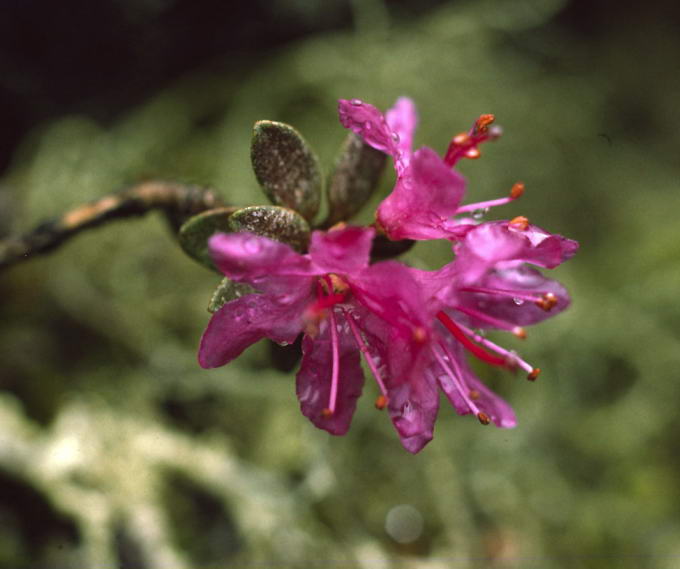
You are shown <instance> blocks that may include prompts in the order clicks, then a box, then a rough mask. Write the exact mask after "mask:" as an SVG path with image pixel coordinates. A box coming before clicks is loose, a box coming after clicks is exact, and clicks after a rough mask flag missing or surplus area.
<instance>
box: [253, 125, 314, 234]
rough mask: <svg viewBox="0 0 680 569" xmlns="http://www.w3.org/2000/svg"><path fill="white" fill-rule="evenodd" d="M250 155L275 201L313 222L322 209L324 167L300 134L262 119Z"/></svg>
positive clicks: (262, 183) (259, 179)
mask: <svg viewBox="0 0 680 569" xmlns="http://www.w3.org/2000/svg"><path fill="white" fill-rule="evenodd" d="M250 157H251V160H252V162H253V170H254V171H255V177H256V178H257V181H258V182H259V183H260V184H261V185H262V188H263V189H264V191H265V193H266V194H267V197H268V198H269V199H270V200H271V202H272V203H274V204H276V205H281V206H284V207H289V208H291V209H294V210H295V211H297V212H299V213H300V214H301V215H302V217H304V218H305V219H306V220H307V221H311V220H312V219H313V218H314V216H315V215H316V213H317V211H318V210H319V201H320V198H321V185H322V177H321V168H320V167H319V160H318V158H317V157H316V155H315V154H314V152H313V151H312V149H311V148H310V147H309V145H308V144H307V142H305V139H304V138H302V136H301V135H300V133H299V132H298V131H296V130H295V129H294V128H293V127H292V126H290V125H287V124H284V123H279V122H274V121H258V122H256V123H255V127H254V130H253V140H252V146H251V148H250Z"/></svg>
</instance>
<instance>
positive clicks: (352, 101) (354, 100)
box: [350, 99, 364, 107]
mask: <svg viewBox="0 0 680 569" xmlns="http://www.w3.org/2000/svg"><path fill="white" fill-rule="evenodd" d="M350 103H352V104H353V105H354V106H355V107H360V106H361V105H363V104H364V102H363V101H362V100H361V99H352V100H351V101H350Z"/></svg>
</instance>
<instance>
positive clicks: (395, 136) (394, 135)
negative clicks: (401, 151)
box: [392, 132, 399, 142]
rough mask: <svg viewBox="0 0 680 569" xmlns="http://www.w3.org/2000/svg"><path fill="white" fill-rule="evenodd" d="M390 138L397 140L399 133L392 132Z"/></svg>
mask: <svg viewBox="0 0 680 569" xmlns="http://www.w3.org/2000/svg"><path fill="white" fill-rule="evenodd" d="M392 140H394V142H399V135H398V134H397V133H396V132H393V133H392Z"/></svg>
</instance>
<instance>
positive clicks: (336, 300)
mask: <svg viewBox="0 0 680 569" xmlns="http://www.w3.org/2000/svg"><path fill="white" fill-rule="evenodd" d="M350 293H351V289H350V286H349V284H348V283H347V282H346V281H345V280H344V279H343V278H342V277H340V276H338V275H336V274H333V273H330V274H328V275H324V276H323V277H321V278H320V279H319V280H318V281H317V300H316V302H314V304H312V305H311V306H310V307H309V308H308V309H307V311H306V313H307V314H308V315H310V316H311V317H312V318H314V317H315V318H316V320H315V324H314V327H313V329H312V330H311V332H313V334H312V335H313V336H315V335H316V334H318V324H319V322H320V320H322V319H323V318H324V317H325V316H326V315H327V316H328V320H329V324H328V325H329V327H330V334H331V360H332V363H331V385H330V393H329V396H328V406H327V407H326V408H325V409H323V411H322V412H321V415H322V417H324V418H326V419H327V418H329V417H331V416H333V414H334V413H335V411H336V408H337V403H338V391H339V388H340V379H341V378H340V340H339V337H338V326H339V323H338V317H343V318H344V319H345V322H346V323H347V325H348V327H349V331H350V333H351V334H352V337H353V338H354V341H355V342H356V344H357V347H358V348H359V351H360V352H361V354H362V355H363V357H364V360H365V361H366V364H367V365H368V368H369V369H370V370H371V374H372V375H373V377H374V378H375V380H376V383H377V384H378V387H379V388H380V392H381V394H380V395H379V396H378V398H377V399H376V401H375V407H376V409H384V408H385V407H386V406H387V403H388V402H389V399H388V397H387V388H386V387H385V383H384V381H383V379H382V376H381V373H380V370H379V364H378V362H377V361H376V359H375V358H374V357H373V355H372V354H371V351H370V348H369V346H368V344H367V343H366V341H365V340H364V338H363V336H362V333H361V330H359V326H358V325H357V323H356V320H355V318H354V316H353V315H352V313H351V310H348V309H347V308H346V307H344V306H338V307H337V312H336V305H338V304H341V303H343V302H345V300H346V299H347V296H348V295H349V294H350ZM308 327H309V323H308ZM306 333H308V334H309V333H310V330H308V331H306Z"/></svg>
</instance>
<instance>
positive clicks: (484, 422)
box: [477, 411, 491, 425]
mask: <svg viewBox="0 0 680 569" xmlns="http://www.w3.org/2000/svg"><path fill="white" fill-rule="evenodd" d="M477 418H478V419H479V422H480V423H481V424H482V425H488V424H489V423H490V422H491V418H490V417H489V416H488V415H487V414H486V413H484V412H483V411H481V412H480V413H477Z"/></svg>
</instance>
